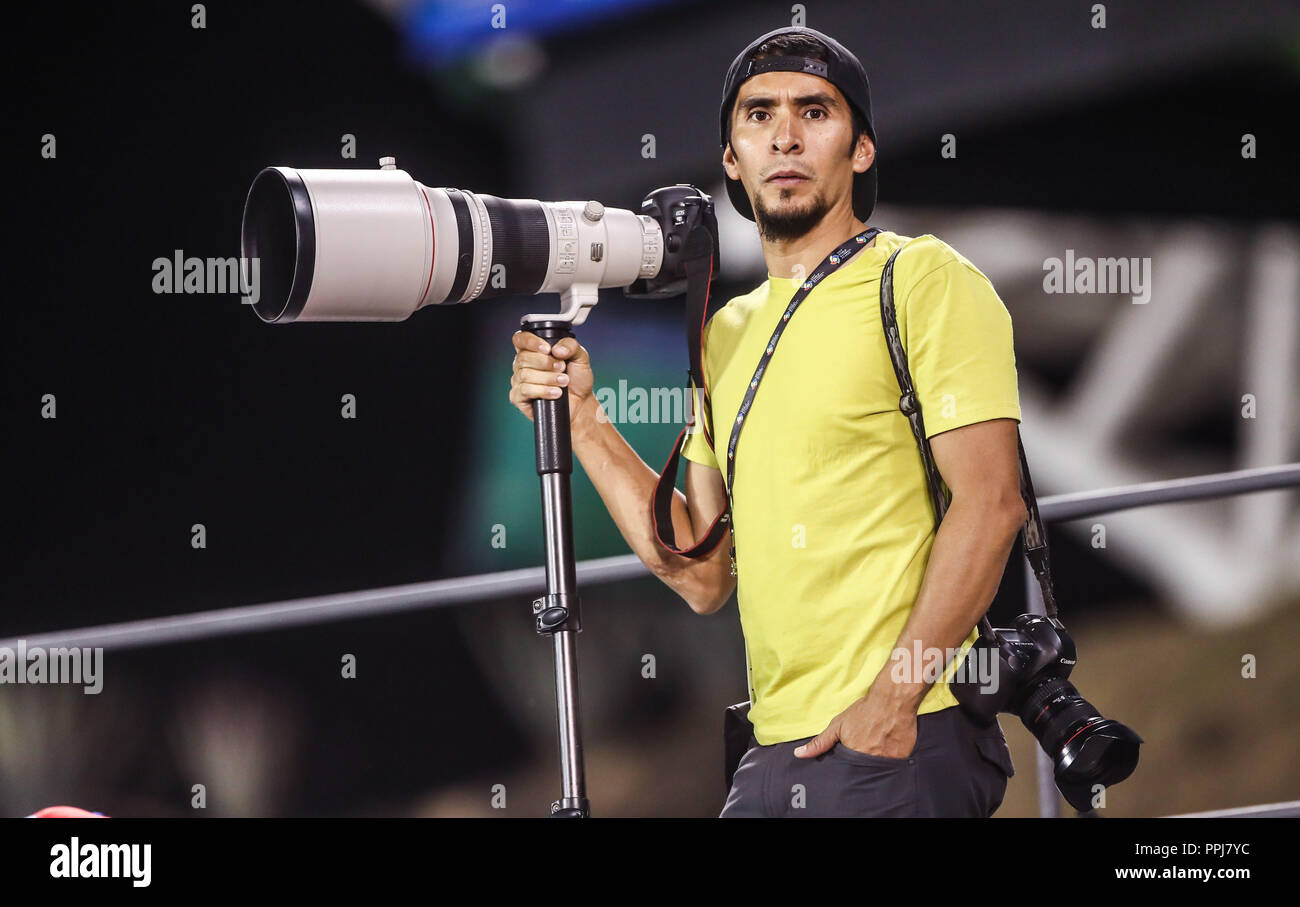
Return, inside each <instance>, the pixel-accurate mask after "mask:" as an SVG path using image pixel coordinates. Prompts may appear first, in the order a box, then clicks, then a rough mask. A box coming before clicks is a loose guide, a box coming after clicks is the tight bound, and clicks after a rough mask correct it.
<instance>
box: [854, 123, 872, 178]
mask: <svg viewBox="0 0 1300 907" xmlns="http://www.w3.org/2000/svg"><path fill="white" fill-rule="evenodd" d="M875 159H876V145H875V143H874V142H872V141H871V136H869V135H867V134H866V133H865V132H864V133H862V135H860V136H858V147H857V148H855V149H854V150H853V171H854V172H855V173H866V172H867V171H868V170H870V169H871V164H872V162H873V161H875Z"/></svg>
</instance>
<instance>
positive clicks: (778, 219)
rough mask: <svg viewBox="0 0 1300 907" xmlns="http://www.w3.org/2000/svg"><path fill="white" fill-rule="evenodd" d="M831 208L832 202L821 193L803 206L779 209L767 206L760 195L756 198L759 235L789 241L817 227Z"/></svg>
mask: <svg viewBox="0 0 1300 907" xmlns="http://www.w3.org/2000/svg"><path fill="white" fill-rule="evenodd" d="M830 210H831V204H830V202H829V201H827V199H826V196H825V195H823V194H821V193H818V194H817V195H814V196H813V197H812V199H811V200H809V202H808V204H807V205H804V206H803V207H799V208H782V209H781V210H779V211H772V210H770V209H768V208H767V207H765V206H764V205H763V197H762V196H761V195H760V196H759V197H758V198H756V199H755V200H754V221H755V222H756V223H757V224H758V232H759V235H760V236H762V237H763V238H764V239H766V240H769V241H771V242H788V241H789V240H792V239H798V238H799V237H801V236H803V235H804V234H806V233H807V232H808V231H809V230H811V229H812V228H813V227H816V226H817V225H818V224H819V223H821V220H822V218H823V217H825V216H826V213H827V212H828V211H830Z"/></svg>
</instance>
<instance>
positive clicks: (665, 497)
mask: <svg viewBox="0 0 1300 907" xmlns="http://www.w3.org/2000/svg"><path fill="white" fill-rule="evenodd" d="M879 232H880V230H879V229H877V228H875V227H871V228H869V229H867V230H864V231H862V232H861V233H859V234H858V235H857V236H854V237H853V238H851V239H849V240H848V241H847V242H845V243H844V244H842V245H841V246H840V247H839V248H837V249H836V250H835V251H833V252H831V253H830V254H829V255H827V256H826V258H824V259H822V262H821V264H819V265H818V266H817V267H816V268H815V269H814V270H813V272H812V274H811V275H809V277H808V279H807V280H805V281H804V282H803V283H802V284H800V285H799V287H798V289H797V290H795V293H794V296H792V297H791V298H790V302H789V304H788V305H787V306H786V308H785V312H784V313H783V314H782V315H781V320H780V321H779V322H778V323H777V325H776V328H775V330H773V331H772V336H771V338H770V339H769V340H768V342H767V347H766V348H765V349H764V351H763V355H762V357H761V359H760V360H759V363H758V368H756V369H755V370H754V376H753V378H752V379H751V380H750V382H749V387H748V388H747V389H746V391H745V396H744V399H742V400H741V403H740V411H739V412H738V413H737V414H736V419H735V421H734V422H733V423H732V425H731V437H730V439H729V440H728V442H727V488H726V491H727V506H726V507H725V508H724V509H723V511H722V512H721V513H719V514H718V516H717V517H715V518H714V520H713V522H712V523H711V524H710V526H709V530H708V532H706V533H705V535H704V537H703V538H702V539H701V540H700V541H699V542H697V543H696V544H695V545H693V546H691V547H690V548H678V547H677V545H676V540H675V537H674V533H673V523H672V502H673V491H674V489H675V487H676V483H677V461H678V458H679V456H680V454H681V449H682V442H683V438H684V437H685V436H686V433H687V432H688V431H690V430H691V426H692V425H694V424H695V399H694V398H692V401H691V420H690V422H688V423H687V424H686V428H684V429H682V431H681V432H680V433H679V434H678V435H677V441H676V443H675V444H674V445H673V452H672V454H671V455H670V456H669V457H668V463H667V465H666V466H665V467H664V471H663V472H662V473H661V474H660V476H659V480H658V482H656V483H655V489H654V496H653V499H652V501H651V511H652V516H653V519H654V527H655V536H656V537H657V538H658V540H659V543H660V544H661V545H663V546H664V547H665V548H667V549H668V550H669V551H672V552H674V553H676V554H680V555H682V556H683V557H690V558H699V557H704V556H706V555H708V554H709V553H711V552H712V551H713V550H714V549H715V548H716V547H717V546H718V543H719V542H721V541H722V536H723V534H724V533H725V532H726V530H727V526H728V524H730V526H731V575H732V576H735V575H736V527H735V521H734V519H733V514H734V512H735V498H734V496H733V493H732V488H733V487H734V480H735V469H736V446H737V444H738V443H739V442H740V430H741V429H742V428H743V427H744V423H745V416H746V415H748V414H749V411H750V408H751V407H752V406H753V405H754V396H755V395H756V394H757V393H758V385H759V382H760V381H762V379H763V374H764V372H766V371H767V366H768V363H769V362H770V361H771V358H772V353H773V352H774V351H775V350H776V345H777V342H778V341H779V340H780V339H781V335H782V333H784V331H785V327H786V325H787V324H789V322H790V317H791V316H792V315H793V314H794V312H795V310H796V309H797V308H799V304H800V303H801V302H803V300H804V299H805V298H806V297H807V296H808V294H809V293H811V292H812V291H813V290H814V289H815V288H816V287H817V285H818V284H820V283H821V282H822V281H823V280H825V279H826V278H827V277H828V276H830V275H831V274H833V273H835V271H837V270H838V269H839V268H840V266H841V265H843V264H844V263H845V262H846V261H848V260H849V259H850V258H852V257H853V256H854V255H856V254H857V253H858V252H859V251H860V250H862V249H863V248H865V247H866V245H867V243H869V242H871V240H872V238H874V237H875V236H876V234H877V233H879ZM712 264H713V263H712V261H711V260H709V259H696V260H694V261H687V263H686V278H687V287H686V337H687V345H688V346H689V348H690V349H689V353H690V357H691V358H690V363H691V367H690V372H689V373H688V374H689V377H690V379H691V380H692V381H693V382H694V384H695V387H696V388H697V389H698V390H699V392H700V393H702V396H703V398H704V403H703V409H704V410H705V416H706V417H705V418H704V419H703V420H702V427H703V429H704V432H705V435H704V437H705V440H706V441H708V443H709V447H711V448H713V449H714V451H715V453H716V451H717V448H716V447H715V445H714V443H713V438H712V436H711V434H710V433H709V430H708V426H709V424H710V422H711V421H712V409H711V405H710V403H709V395H708V388H707V387H705V384H704V374H703V344H704V322H705V316H706V314H707V312H708V295H709V278H710V276H711V274H712Z"/></svg>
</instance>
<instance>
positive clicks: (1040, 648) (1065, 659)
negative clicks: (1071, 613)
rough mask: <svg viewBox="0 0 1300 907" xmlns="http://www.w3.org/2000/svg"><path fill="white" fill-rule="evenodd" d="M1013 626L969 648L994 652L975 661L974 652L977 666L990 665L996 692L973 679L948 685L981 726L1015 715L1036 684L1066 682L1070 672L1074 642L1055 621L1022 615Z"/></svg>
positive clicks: (1032, 615) (981, 638) (960, 680)
mask: <svg viewBox="0 0 1300 907" xmlns="http://www.w3.org/2000/svg"><path fill="white" fill-rule="evenodd" d="M1012 623H1013V626H1011V627H1009V628H1002V629H996V630H994V631H993V634H994V636H993V639H989V638H988V637H986V636H984V635H983V634H981V635H980V637H979V639H977V640H976V641H975V645H974V646H973V647H972V649H975V648H982V649H991V650H993V651H994V652H995V653H996V654H995V655H994V656H993V657H991V658H990V657H989V656H988V655H984V656H983V657H982V658H978V653H977V659H978V660H977V662H976V663H984V664H990V663H991V664H992V665H993V669H994V670H995V671H996V672H997V677H998V683H997V685H996V689H994V690H992V691H990V690H988V689H987V685H985V684H982V683H980V682H979V681H978V680H976V679H974V678H971V677H962V678H960V679H958V680H954V681H952V682H950V683H949V684H948V688H949V689H950V690H951V691H952V694H953V696H955V697H956V698H957V701H958V702H959V703H961V705H962V707H963V708H964V709H966V712H967V714H969V715H970V716H971V717H972V718H974V719H975V720H976V721H978V722H980V723H981V724H988V723H990V722H991V721H993V719H994V718H995V717H997V714H998V712H1011V713H1018V712H1019V711H1020V706H1021V704H1022V703H1023V701H1024V699H1025V698H1026V697H1028V696H1029V695H1031V694H1032V692H1033V690H1034V689H1035V688H1036V687H1037V685H1038V684H1039V683H1042V682H1044V681H1046V680H1049V679H1051V678H1054V677H1059V678H1061V679H1065V678H1067V677H1069V676H1070V672H1071V671H1072V670H1074V664H1075V661H1076V656H1075V649H1074V638H1073V637H1071V636H1070V634H1069V632H1067V631H1066V629H1065V625H1064V624H1062V623H1061V622H1060V621H1059V620H1057V619H1056V618H1052V617H1045V616H1043V615H1041V614H1021V615H1020V616H1019V617H1017V618H1016V619H1015V620H1014V621H1013V622H1012ZM967 657H970V655H968V656H967Z"/></svg>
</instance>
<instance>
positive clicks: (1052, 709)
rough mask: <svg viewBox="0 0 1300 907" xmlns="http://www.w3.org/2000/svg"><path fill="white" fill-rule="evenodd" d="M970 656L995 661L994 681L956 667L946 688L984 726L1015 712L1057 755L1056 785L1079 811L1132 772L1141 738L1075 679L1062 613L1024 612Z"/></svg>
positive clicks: (1050, 752)
mask: <svg viewBox="0 0 1300 907" xmlns="http://www.w3.org/2000/svg"><path fill="white" fill-rule="evenodd" d="M976 649H980V650H983V651H979V652H977V651H975V650H976ZM972 657H974V658H976V661H975V664H977V665H978V664H991V665H992V667H993V670H994V671H996V672H997V683H996V684H989V683H987V678H978V677H973V676H971V675H972V673H973V672H970V671H962V672H958V674H957V676H956V678H955V679H954V680H952V681H950V682H949V684H948V688H949V689H950V690H951V691H952V694H953V696H954V697H956V699H957V702H958V703H959V705H960V707H961V708H962V709H964V710H965V711H966V714H968V715H970V716H971V717H972V718H973V719H975V720H976V721H978V722H979V723H981V724H989V723H991V722H993V721H994V720H996V718H997V714H998V712H1009V713H1011V714H1013V715H1017V716H1018V717H1019V718H1020V721H1021V723H1022V724H1023V725H1024V726H1025V728H1026V729H1028V730H1029V732H1030V733H1031V734H1033V735H1034V737H1035V738H1037V740H1038V743H1039V745H1040V746H1042V748H1043V751H1044V752H1046V753H1047V755H1048V756H1049V757H1050V758H1051V759H1052V762H1053V767H1054V775H1055V779H1056V785H1057V787H1058V788H1060V791H1061V793H1062V794H1063V795H1064V796H1065V799H1066V800H1067V801H1068V802H1069V803H1070V805H1071V806H1073V807H1074V808H1075V809H1077V810H1088V809H1091V808H1092V807H1093V805H1094V798H1095V797H1096V795H1097V794H1098V792H1099V790H1098V789H1099V788H1103V789H1104V788H1106V787H1109V786H1110V785H1112V784H1118V783H1119V782H1120V781H1123V780H1124V779H1125V778H1127V777H1128V776H1129V775H1131V774H1132V773H1133V769H1135V768H1136V767H1137V761H1138V746H1139V745H1140V744H1141V743H1142V742H1143V741H1142V738H1141V737H1139V736H1138V735H1137V734H1135V733H1134V732H1133V731H1132V730H1131V729H1130V728H1128V727H1126V726H1125V725H1123V724H1121V723H1120V722H1118V721H1115V720H1113V719H1110V718H1104V717H1102V715H1101V712H1100V711H1098V710H1097V708H1096V707H1095V706H1093V705H1092V703H1090V702H1088V700H1086V699H1084V698H1083V697H1082V696H1081V695H1079V691H1078V690H1077V689H1076V688H1075V686H1074V684H1072V683H1070V680H1069V677H1070V672H1071V671H1073V670H1074V665H1075V662H1076V657H1075V648H1074V639H1073V637H1071V636H1070V634H1069V632H1068V631H1067V630H1066V629H1065V625H1064V624H1062V623H1061V622H1060V621H1059V620H1058V619H1057V618H1055V617H1047V616H1044V615H1041V614H1021V615H1020V616H1019V617H1017V618H1016V619H1015V620H1014V621H1013V622H1012V626H1011V627H1009V628H1002V629H995V630H993V631H992V636H991V637H989V636H987V635H985V634H983V633H981V634H980V636H979V639H977V640H976V642H975V645H974V646H972V648H971V651H969V652H967V654H966V658H972Z"/></svg>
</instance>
